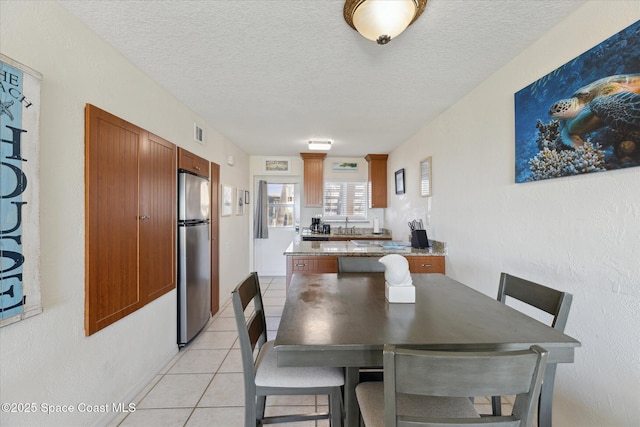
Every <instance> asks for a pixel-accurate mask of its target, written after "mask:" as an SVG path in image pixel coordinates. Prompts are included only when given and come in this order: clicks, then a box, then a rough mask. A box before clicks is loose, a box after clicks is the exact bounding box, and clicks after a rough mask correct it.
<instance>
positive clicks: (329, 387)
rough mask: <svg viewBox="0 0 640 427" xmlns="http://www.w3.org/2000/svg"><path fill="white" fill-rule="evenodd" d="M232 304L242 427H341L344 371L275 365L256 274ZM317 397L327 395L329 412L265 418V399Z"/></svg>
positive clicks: (235, 294) (237, 290)
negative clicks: (314, 426) (323, 425)
mask: <svg viewBox="0 0 640 427" xmlns="http://www.w3.org/2000/svg"><path fill="white" fill-rule="evenodd" d="M252 301H253V312H252V313H250V314H249V315H248V316H247V317H245V309H246V308H247V306H248V305H249V304H250V303H251V302H252ZM232 303H233V310H234V314H235V318H236V325H237V327H238V338H239V341H240V352H241V355H242V366H243V371H244V393H245V427H255V426H259V425H263V424H274V423H288V422H296V421H309V420H319V419H330V420H331V426H333V427H336V426H341V425H342V394H341V387H342V386H343V385H344V372H343V370H342V369H341V368H283V367H278V366H277V360H276V351H275V350H274V348H273V341H267V330H266V322H265V315H264V309H263V305H262V295H261V293H260V282H259V280H258V274H257V273H256V272H253V273H251V274H249V275H248V276H247V277H246V278H245V279H244V280H243V281H242V282H240V284H239V285H238V286H237V287H236V288H235V290H234V291H233V292H232ZM254 355H255V358H254ZM318 394H324V395H327V396H329V412H326V413H312V414H296V415H282V416H271V417H265V403H266V397H267V396H270V395H318Z"/></svg>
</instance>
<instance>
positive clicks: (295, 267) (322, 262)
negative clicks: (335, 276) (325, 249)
mask: <svg viewBox="0 0 640 427" xmlns="http://www.w3.org/2000/svg"><path fill="white" fill-rule="evenodd" d="M292 271H293V272H294V273H305V272H306V273H310V274H311V273H337V272H338V258H337V257H334V256H319V257H309V258H305V257H293V259H292Z"/></svg>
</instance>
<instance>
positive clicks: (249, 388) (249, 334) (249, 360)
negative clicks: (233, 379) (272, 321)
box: [231, 272, 267, 396]
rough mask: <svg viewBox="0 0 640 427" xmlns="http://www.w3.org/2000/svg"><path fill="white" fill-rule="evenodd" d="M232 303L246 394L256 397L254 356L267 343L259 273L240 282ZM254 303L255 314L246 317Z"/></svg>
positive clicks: (232, 296) (234, 291)
mask: <svg viewBox="0 0 640 427" xmlns="http://www.w3.org/2000/svg"><path fill="white" fill-rule="evenodd" d="M231 302H232V304H233V312H234V314H235V318H236V326H237V328H238V341H239V342H240V353H241V355H242V367H243V371H244V380H245V381H244V382H245V393H246V394H248V395H250V396H255V359H254V355H255V354H257V353H258V352H257V351H255V350H256V349H257V350H259V349H260V348H261V347H262V345H263V344H264V343H265V342H266V341H267V326H266V320H265V316H264V307H263V305H262V294H261V292H260V281H259V280H258V273H256V272H253V273H251V274H249V275H248V276H247V277H245V278H244V280H242V282H240V284H239V285H238V286H236V288H235V289H234V290H233V292H231ZM251 302H253V312H251V313H247V314H249V316H248V317H247V316H246V315H245V310H246V308H247V306H248V305H249V304H250V303H251Z"/></svg>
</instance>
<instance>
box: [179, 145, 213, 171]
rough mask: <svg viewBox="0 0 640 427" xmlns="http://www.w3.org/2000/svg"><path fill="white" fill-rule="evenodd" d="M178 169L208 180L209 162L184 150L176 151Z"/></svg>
mask: <svg viewBox="0 0 640 427" xmlns="http://www.w3.org/2000/svg"><path fill="white" fill-rule="evenodd" d="M178 168H179V169H184V170H186V171H189V172H191V173H195V174H196V175H200V176H204V177H206V178H209V162H208V161H207V159H203V158H202V157H198V156H196V155H195V154H193V153H191V152H189V151H187V150H185V149H184V148H179V149H178Z"/></svg>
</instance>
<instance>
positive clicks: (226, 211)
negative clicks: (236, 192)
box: [220, 185, 233, 216]
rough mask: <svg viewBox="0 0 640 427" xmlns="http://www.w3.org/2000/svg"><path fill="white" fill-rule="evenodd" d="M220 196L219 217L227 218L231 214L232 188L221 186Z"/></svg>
mask: <svg viewBox="0 0 640 427" xmlns="http://www.w3.org/2000/svg"><path fill="white" fill-rule="evenodd" d="M221 196H222V203H221V204H220V216H229V215H231V213H232V212H233V187H230V186H228V185H223V186H222V190H221Z"/></svg>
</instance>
